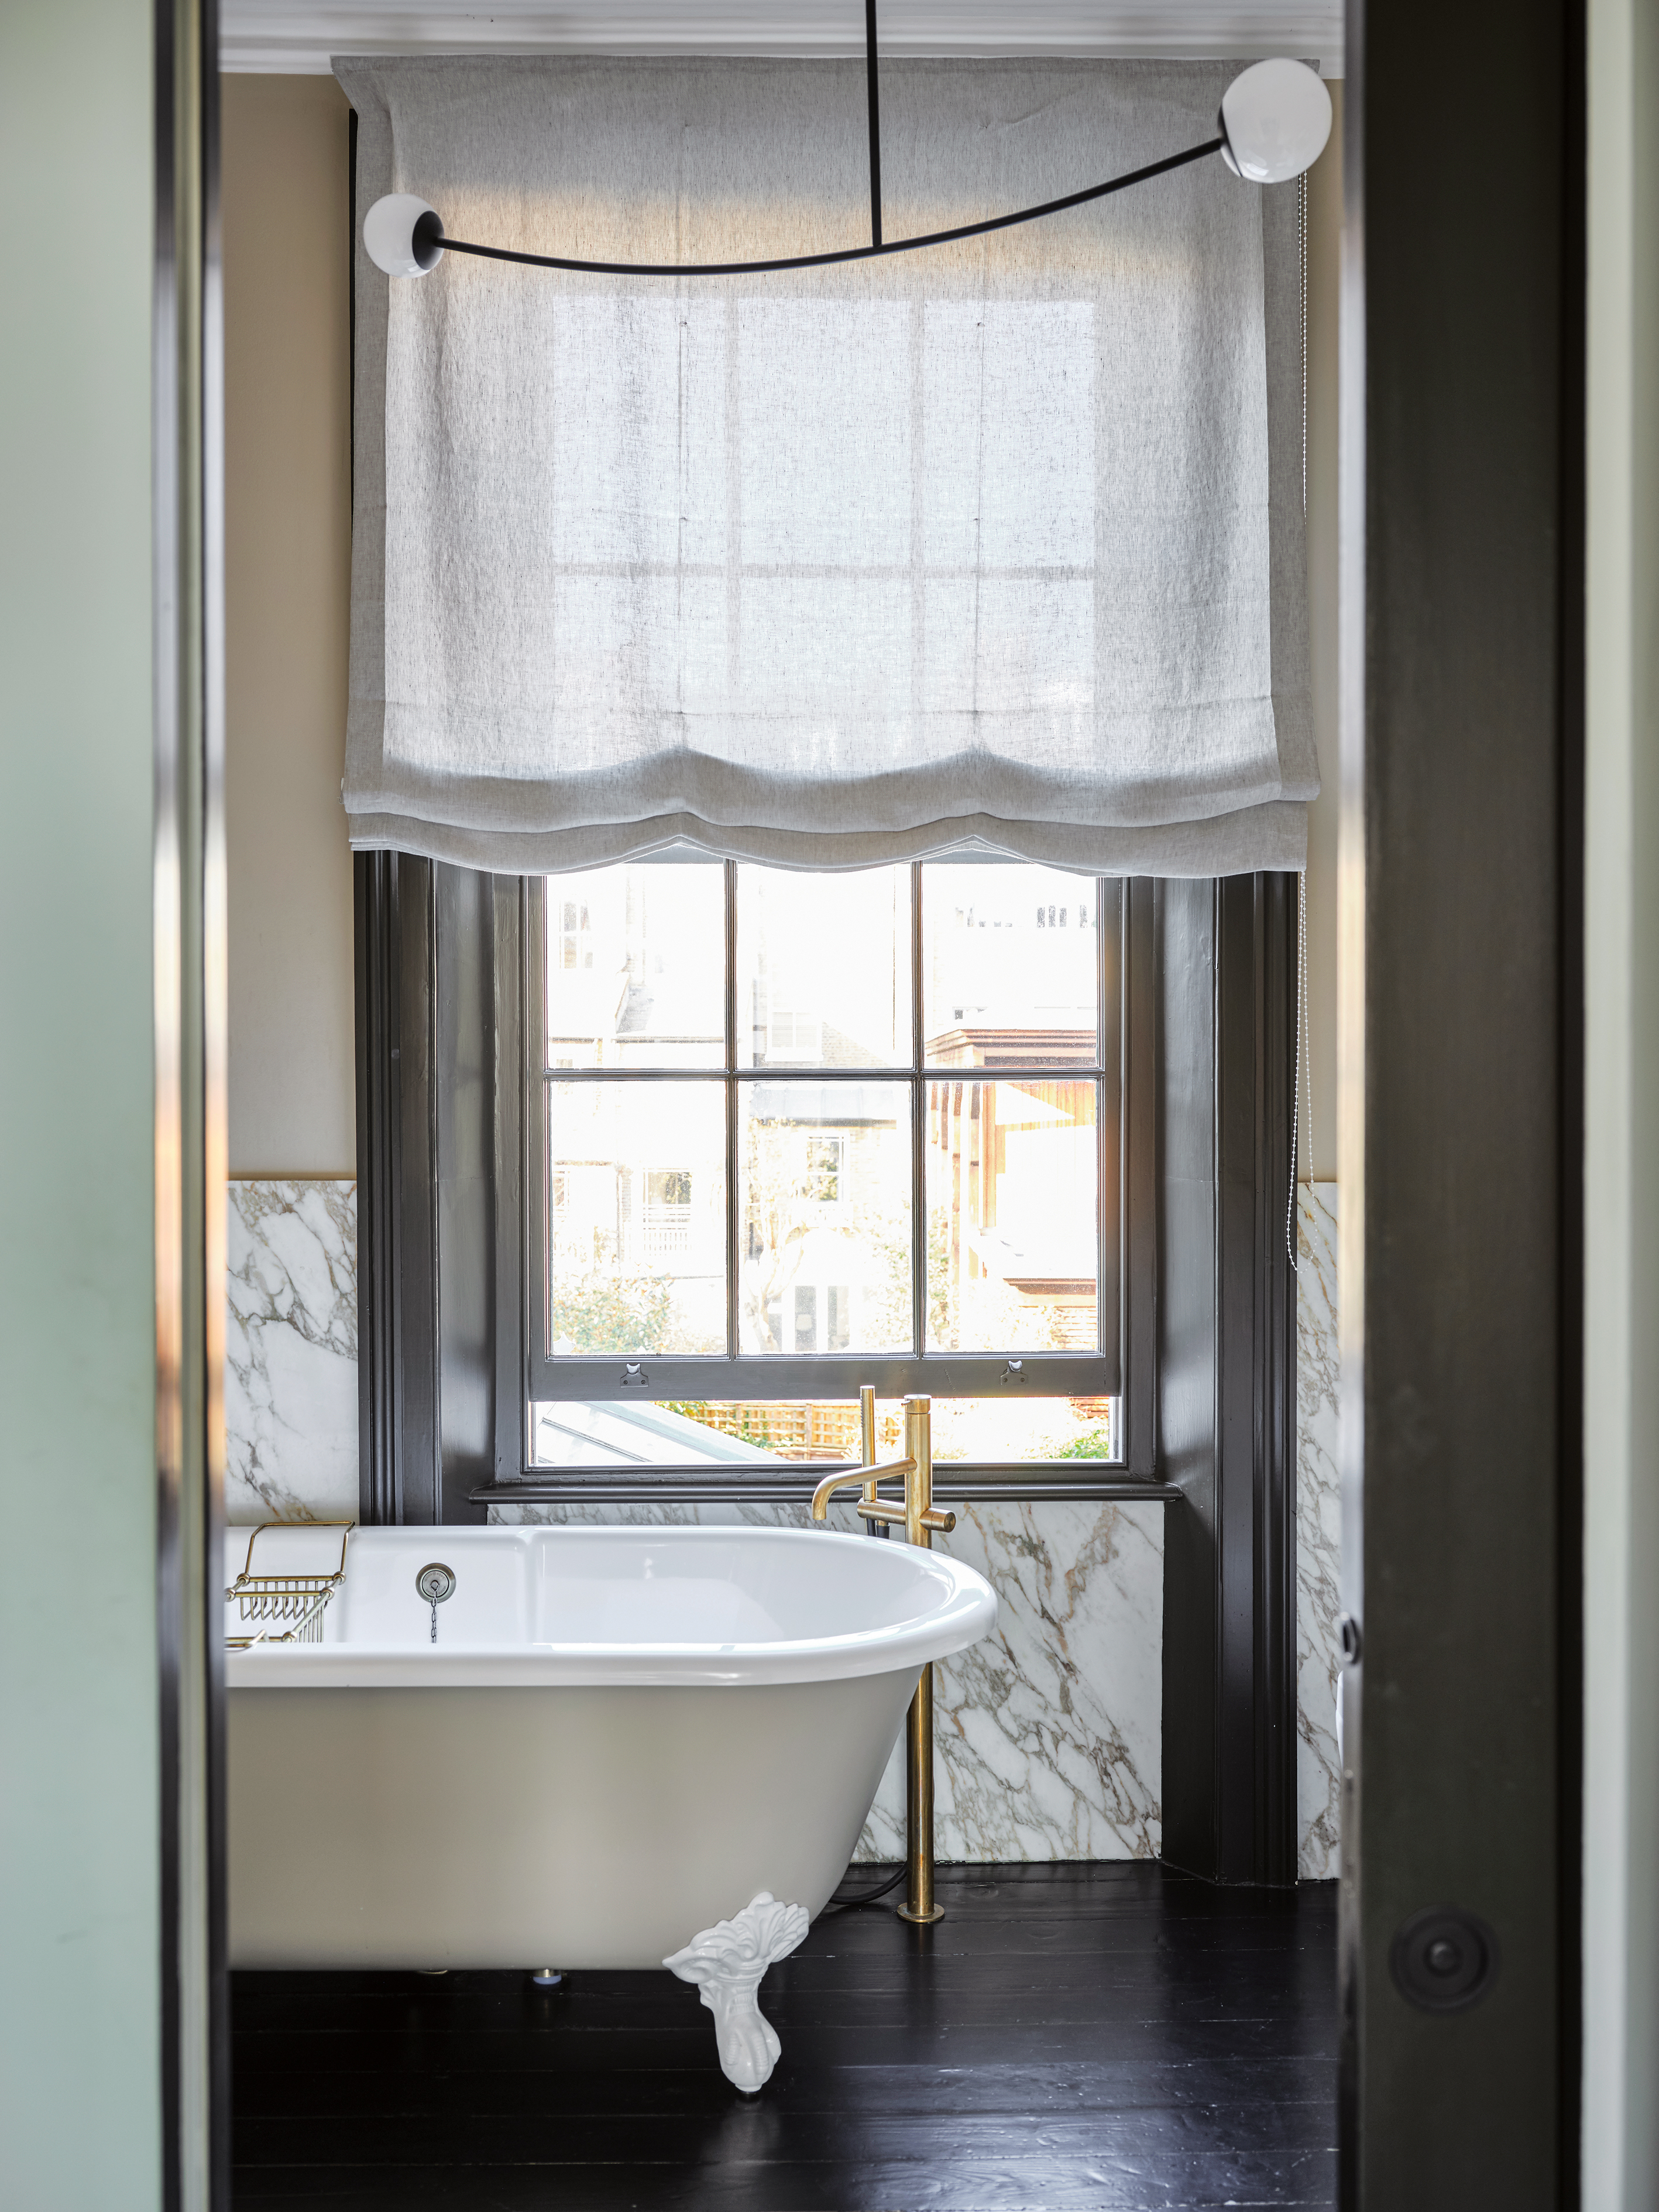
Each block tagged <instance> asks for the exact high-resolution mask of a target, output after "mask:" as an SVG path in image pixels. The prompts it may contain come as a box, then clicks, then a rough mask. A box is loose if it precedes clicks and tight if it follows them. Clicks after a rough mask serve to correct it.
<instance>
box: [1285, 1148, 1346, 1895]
mask: <svg viewBox="0 0 1659 2212" xmlns="http://www.w3.org/2000/svg"><path fill="white" fill-rule="evenodd" d="M1337 1221H1338V1210H1337V1187H1336V1185H1335V1183H1334V1182H1316V1183H1314V1184H1312V1185H1311V1186H1309V1185H1307V1184H1303V1185H1302V1186H1301V1188H1299V1190H1298V1192H1297V1237H1296V1246H1297V1266H1296V1702H1297V1730H1298V1739H1299V1740H1298V1743H1297V1747H1296V1810H1297V1831H1298V1835H1299V1847H1298V1852H1297V1871H1298V1873H1299V1874H1300V1875H1301V1876H1302V1878H1303V1879H1304V1880H1305V1881H1323V1880H1324V1879H1325V1878H1327V1877H1328V1876H1334V1875H1335V1873H1336V1871H1337V1845H1338V1841H1339V1825H1338V1824H1339V1820H1340V1808H1341V1771H1340V1770H1341V1762H1340V1761H1339V1759H1338V1758H1337V1753H1336V1679H1337V1676H1338V1674H1339V1673H1340V1672H1341V1650H1340V1647H1339V1645H1338V1644H1337V1633H1336V1624H1337V1620H1338V1619H1339V1617H1340V1615H1341V1610H1342V1607H1341V1595H1340V1593H1339V1582H1340V1576H1341V1556H1342V1554H1341V1538H1342V1506H1341V1489H1340V1485H1339V1480H1338V1474H1337V1470H1338V1468H1339V1466H1340V1464H1341V1462H1340V1459H1339V1455H1338V1446H1337V1437H1338V1423H1337V1408H1338V1402H1339V1401H1338V1390H1339V1383H1340V1377H1341V1360H1340V1358H1339V1356H1338V1346H1337V1328H1336V1323H1337V1311H1338V1307H1337V1285H1336V1237H1337Z"/></svg>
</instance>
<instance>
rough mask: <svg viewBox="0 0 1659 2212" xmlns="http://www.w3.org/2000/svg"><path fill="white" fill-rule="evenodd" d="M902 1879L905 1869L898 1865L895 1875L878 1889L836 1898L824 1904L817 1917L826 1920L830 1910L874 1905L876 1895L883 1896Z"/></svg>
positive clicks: (835, 1910)
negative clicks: (828, 1903) (853, 1895)
mask: <svg viewBox="0 0 1659 2212" xmlns="http://www.w3.org/2000/svg"><path fill="white" fill-rule="evenodd" d="M904 1879H905V1869H903V1867H900V1868H899V1871H898V1873H897V1874H896V1875H893V1876H892V1878H891V1879H890V1880H889V1881H884V1882H883V1883H882V1884H881V1887H880V1889H867V1890H864V1891H863V1893H861V1894H860V1895H859V1896H857V1897H842V1898H838V1899H836V1900H835V1902H834V1903H833V1905H826V1906H825V1907H824V1909H823V1911H821V1912H820V1914H819V1916H818V1917H819V1918H820V1920H827V1919H828V1918H829V1917H830V1915H831V1913H832V1912H851V1911H853V1910H854V1909H855V1907H857V1906H858V1905H874V1904H875V1900H876V1899H877V1898H878V1897H885V1896H886V1895H887V1892H888V1891H889V1890H893V1889H897V1888H898V1887H899V1883H900V1882H901V1881H903V1880H904Z"/></svg>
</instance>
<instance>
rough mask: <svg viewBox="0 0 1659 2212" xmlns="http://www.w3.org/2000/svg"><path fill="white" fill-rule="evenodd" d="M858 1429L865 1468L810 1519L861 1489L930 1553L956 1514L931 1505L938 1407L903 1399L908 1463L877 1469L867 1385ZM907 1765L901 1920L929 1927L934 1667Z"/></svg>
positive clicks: (878, 1514) (915, 1719)
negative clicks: (890, 1485)
mask: <svg viewBox="0 0 1659 2212" xmlns="http://www.w3.org/2000/svg"><path fill="white" fill-rule="evenodd" d="M858 1426H859V1439H860V1464H859V1466H858V1467H857V1469H855V1470H850V1471H848V1472H847V1473H845V1474H826V1476H825V1477H824V1480H822V1481H821V1482H820V1484H819V1486H818V1487H817V1488H816V1489H815V1490H814V1492H813V1493H812V1517H813V1519H814V1521H822V1520H824V1519H825V1518H826V1516H827V1515H828V1512H829V1504H830V1500H831V1498H833V1497H834V1495H835V1493H836V1492H837V1491H838V1490H845V1489H847V1488H849V1487H850V1486H851V1485H852V1484H855V1483H862V1484H863V1491H864V1494H863V1497H862V1498H860V1499H859V1501H858V1504H857V1512H858V1514H859V1516H860V1517H861V1518H862V1519H863V1520H865V1521H867V1522H870V1523H871V1524H872V1526H874V1524H876V1523H881V1522H886V1523H888V1524H890V1525H891V1526H893V1527H895V1528H897V1527H899V1526H900V1525H901V1524H902V1526H903V1528H904V1532H905V1541H906V1542H907V1543H911V1544H917V1545H919V1546H920V1547H922V1549H923V1551H927V1550H929V1548H930V1547H931V1546H932V1542H933V1532H934V1530H935V1528H936V1529H938V1530H939V1531H940V1532H941V1534H946V1535H948V1534H949V1533H950V1531H951V1530H952V1529H953V1528H954V1527H955V1526H956V1516H955V1515H954V1513H948V1512H944V1511H942V1510H940V1508H938V1507H937V1506H935V1504H934V1502H933V1401H932V1400H931V1399H929V1398H906V1399H905V1445H906V1447H907V1450H906V1455H905V1457H904V1458H903V1459H895V1460H889V1461H888V1462H887V1464H886V1465H885V1466H880V1467H878V1466H877V1464H876V1461H875V1391H874V1389H871V1387H870V1386H869V1383H866V1384H865V1385H864V1387H863V1389H862V1390H860V1392H859V1393H858ZM899 1474H902V1475H903V1477H904V1478H905V1498H904V1503H903V1504H895V1503H890V1502H889V1501H888V1500H887V1499H886V1498H882V1497H881V1494H880V1493H879V1492H878V1491H877V1489H876V1485H877V1484H878V1483H879V1482H881V1481H882V1480H884V1479H885V1478H887V1476H890V1475H899ZM905 1876H906V1880H905V1902H904V1903H903V1904H902V1905H900V1906H899V1918H900V1919H901V1920H911V1921H915V1922H917V1923H918V1924H920V1925H923V1926H925V1925H927V1924H928V1923H931V1922H933V1921H935V1920H942V1919H943V1917H944V1907H943V1906H942V1905H935V1903H934V1901H933V1667H932V1664H931V1662H929V1664H928V1665H927V1666H925V1667H923V1669H922V1677H921V1680H919V1681H918V1682H917V1686H916V1695H915V1696H914V1697H913V1698H912V1699H911V1706H910V1718H909V1721H908V1723H907V1724H906V1734H905Z"/></svg>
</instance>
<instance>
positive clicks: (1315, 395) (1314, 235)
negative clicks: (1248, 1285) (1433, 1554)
mask: <svg viewBox="0 0 1659 2212" xmlns="http://www.w3.org/2000/svg"><path fill="white" fill-rule="evenodd" d="M1330 95H1331V100H1332V102H1333V104H1334V105H1335V110H1336V120H1335V128H1334V129H1333V130H1332V131H1331V136H1330V143H1329V146H1327V147H1326V149H1325V150H1324V152H1323V154H1322V155H1320V157H1319V159H1318V161H1317V162H1316V163H1315V164H1314V166H1313V167H1312V169H1311V170H1310V172H1309V173H1308V612H1309V616H1310V618H1311V619H1310V629H1311V656H1310V657H1311V664H1312V665H1311V678H1312V684H1313V729H1314V737H1315V739H1316V741H1317V744H1318V747H1319V773H1320V777H1321V781H1322V784H1323V789H1322V790H1321V793H1320V795H1319V797H1318V798H1317V799H1316V800H1315V801H1314V803H1313V805H1312V807H1311V810H1310V811H1309V816H1308V880H1307V901H1308V1029H1309V1032H1310V1036H1311V1054H1310V1058H1311V1064H1312V1073H1313V1145H1312V1162H1313V1172H1314V1175H1315V1176H1316V1177H1317V1179H1319V1180H1320V1181H1324V1180H1326V1179H1327V1178H1330V1179H1333V1180H1334V1179H1335V1174H1336V825H1337V821H1338V818H1339V816H1340V813H1341V803H1340V801H1341V793H1340V783H1341V778H1340V776H1339V775H1338V772H1337V770H1338V754H1337V727H1338V721H1339V717H1338V714H1337V686H1336V351H1337V347H1336V331H1337V287H1338V283H1339V280H1340V277H1341V260H1342V88H1341V84H1340V83H1337V84H1333V85H1332V86H1331V88H1330ZM1304 1157H1306V1155H1304Z"/></svg>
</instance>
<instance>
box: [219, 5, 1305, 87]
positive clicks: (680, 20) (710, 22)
mask: <svg viewBox="0 0 1659 2212" xmlns="http://www.w3.org/2000/svg"><path fill="white" fill-rule="evenodd" d="M220 37H221V48H222V59H223V64H224V67H225V68H226V69H227V70H267V71H275V72H282V71H287V72H290V73H292V74H294V75H296V76H299V75H317V76H322V75H325V74H326V73H327V70H328V67H329V57H330V55H331V54H367V53H395V54H404V53H415V54H418V53H448V54H454V53H488V52H507V53H611V54H619V53H621V54H627V53H639V54H651V53H669V54H671V53H681V54H686V53H701V54H802V55H811V54H858V53H862V52H863V40H864V11H863V8H862V7H861V6H860V5H859V0H811V4H808V0H493V4H491V5H487V6H484V7H480V8H474V9H467V8H464V7H458V6H457V5H456V4H455V0H222V7H221V16H220ZM880 43H881V52H882V53H883V54H888V55H893V56H898V55H903V54H1015V53H1018V54H1086V55H1111V54H1118V55H1135V54H1147V55H1159V56H1179V55H1194V56H1197V55H1215V56H1224V55H1238V56H1240V57H1243V58H1253V57H1256V56H1258V55H1262V54H1293V55H1296V56H1297V57H1299V58H1300V59H1302V60H1305V61H1316V60H1317V62H1318V64H1319V65H1320V67H1321V69H1322V70H1323V72H1324V74H1325V75H1326V76H1341V73H1342V0H1279V4H1277V5H1275V4H1273V3H1272V0H883V5H882V7H881V19H880Z"/></svg>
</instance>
